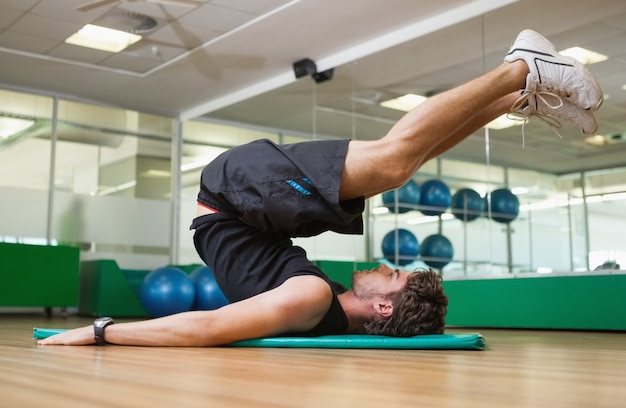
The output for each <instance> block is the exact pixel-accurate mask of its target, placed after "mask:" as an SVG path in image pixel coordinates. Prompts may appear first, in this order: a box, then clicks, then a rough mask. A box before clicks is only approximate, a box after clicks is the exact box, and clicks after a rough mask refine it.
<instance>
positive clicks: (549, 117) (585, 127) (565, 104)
mask: <svg viewBox="0 0 626 408" xmlns="http://www.w3.org/2000/svg"><path fill="white" fill-rule="evenodd" d="M540 87H541V84H539V82H538V81H536V80H535V79H533V77H532V74H528V77H527V78H526V89H525V90H524V91H523V92H522V95H521V96H520V97H519V98H518V99H517V100H516V101H515V103H514V104H513V106H512V107H511V112H510V114H511V115H513V116H521V117H522V118H523V119H522V120H524V121H525V122H526V121H528V119H529V118H530V117H531V116H536V117H538V118H539V119H541V120H543V121H544V122H546V123H547V124H548V125H549V126H550V127H551V128H552V130H554V131H555V132H556V133H557V134H559V133H558V132H557V130H558V129H560V128H561V122H559V119H562V120H566V121H569V122H572V123H573V124H575V125H576V126H578V127H579V128H580V130H582V132H583V133H584V134H586V135H591V134H594V133H595V132H596V130H598V122H597V121H596V117H595V115H594V114H593V112H592V111H590V110H584V109H581V108H580V107H579V106H578V105H576V104H574V103H572V102H570V101H569V100H567V99H563V98H562V97H561V96H559V95H558V94H556V93H553V92H547V91H541V90H539V89H540ZM559 137H560V135H559Z"/></svg>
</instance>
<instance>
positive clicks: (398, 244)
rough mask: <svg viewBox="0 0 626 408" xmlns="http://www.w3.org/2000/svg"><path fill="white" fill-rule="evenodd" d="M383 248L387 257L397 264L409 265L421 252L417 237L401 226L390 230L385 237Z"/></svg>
mask: <svg viewBox="0 0 626 408" xmlns="http://www.w3.org/2000/svg"><path fill="white" fill-rule="evenodd" d="M396 248H397V254H396ZM382 250H383V255H384V257H385V259H387V260H388V261H389V262H391V263H393V264H397V265H407V264H410V263H411V262H413V261H414V260H415V259H416V258H417V256H418V255H419V253H420V246H419V243H418V241H417V238H416V237H415V235H413V233H412V232H411V231H409V230H405V229H402V228H399V229H395V230H392V231H389V232H388V233H387V234H386V235H385V236H384V237H383V241H382ZM396 255H397V259H396Z"/></svg>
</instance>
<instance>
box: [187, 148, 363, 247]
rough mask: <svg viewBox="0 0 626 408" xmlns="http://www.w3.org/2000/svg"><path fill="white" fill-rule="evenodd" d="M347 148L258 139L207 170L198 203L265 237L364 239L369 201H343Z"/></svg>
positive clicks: (235, 150) (217, 159)
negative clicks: (339, 235)
mask: <svg viewBox="0 0 626 408" xmlns="http://www.w3.org/2000/svg"><path fill="white" fill-rule="evenodd" d="M348 143H349V140H324V141H311V142H304V143H295V144H290V145H276V144H274V143H273V142H271V141H270V140H258V141H254V142H252V143H248V144H246V145H242V146H237V147H235V148H233V149H231V150H229V151H227V152H225V153H223V154H222V155H220V156H218V157H217V158H216V159H215V160H213V161H212V162H211V163H209V165H207V166H206V168H205V169H204V170H203V172H202V177H201V187H200V192H199V194H198V202H200V203H202V204H205V205H207V206H209V207H212V208H215V209H217V210H218V211H220V212H222V211H225V212H227V213H230V214H232V215H233V216H236V217H237V218H238V219H239V220H240V221H241V222H243V223H245V224H247V225H250V226H252V227H254V228H256V229H258V230H259V231H263V232H270V231H274V232H280V233H282V234H287V235H288V236H290V237H306V236H313V235H317V234H320V233H322V232H324V231H335V232H339V233H345V234H361V233H363V219H362V212H363V209H364V203H365V202H364V199H363V198H359V199H355V200H350V201H346V202H339V187H340V183H341V176H342V173H343V166H344V162H345V157H346V152H347V149H348ZM192 228H194V226H192Z"/></svg>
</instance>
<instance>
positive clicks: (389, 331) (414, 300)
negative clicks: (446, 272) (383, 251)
mask: <svg viewBox="0 0 626 408" xmlns="http://www.w3.org/2000/svg"><path fill="white" fill-rule="evenodd" d="M385 278H386V279H385ZM441 282H442V279H441V276H440V275H439V274H438V273H437V272H435V271H433V270H432V269H429V270H418V271H415V272H413V273H407V272H402V271H398V270H395V271H394V270H392V269H390V268H388V267H386V266H384V265H381V266H380V267H379V268H377V269H374V270H372V271H368V272H359V273H355V274H354V275H353V281H352V290H353V291H354V293H355V296H357V297H361V298H367V297H370V298H371V297H376V296H377V297H379V298H380V297H382V298H384V299H386V300H387V301H388V303H386V304H387V305H388V306H387V307H386V308H385V306H384V305H385V303H383V302H380V303H379V304H377V306H376V307H377V308H378V309H379V313H378V315H377V316H375V317H374V318H373V319H372V320H370V321H368V322H366V323H365V324H364V325H363V327H364V329H365V332H366V333H368V334H381V335H387V336H397V337H409V336H415V335H418V334H440V333H443V332H444V327H445V316H446V313H447V306H448V297H447V296H446V295H445V293H444V292H443V285H442V283H441Z"/></svg>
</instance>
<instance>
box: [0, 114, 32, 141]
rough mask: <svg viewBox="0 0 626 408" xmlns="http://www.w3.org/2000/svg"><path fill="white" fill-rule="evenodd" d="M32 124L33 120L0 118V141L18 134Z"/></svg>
mask: <svg viewBox="0 0 626 408" xmlns="http://www.w3.org/2000/svg"><path fill="white" fill-rule="evenodd" d="M34 124H35V121H34V120H29V119H19V118H5V117H0V140H2V139H6V138H8V137H9V136H13V135H14V134H16V133H20V132H22V131H24V130H26V129H28V128H29V127H31V126H32V125H34Z"/></svg>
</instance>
